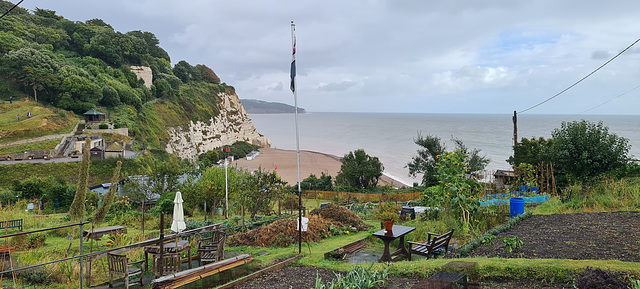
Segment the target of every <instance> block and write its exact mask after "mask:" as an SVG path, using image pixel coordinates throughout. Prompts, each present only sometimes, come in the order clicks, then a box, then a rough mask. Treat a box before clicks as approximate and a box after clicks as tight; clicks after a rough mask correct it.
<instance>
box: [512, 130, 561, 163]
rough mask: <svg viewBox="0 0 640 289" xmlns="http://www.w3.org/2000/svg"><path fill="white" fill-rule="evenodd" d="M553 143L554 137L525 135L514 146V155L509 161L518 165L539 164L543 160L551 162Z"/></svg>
mask: <svg viewBox="0 0 640 289" xmlns="http://www.w3.org/2000/svg"><path fill="white" fill-rule="evenodd" d="M552 144H553V139H545V138H543V137H540V138H538V139H535V138H531V139H527V138H524V137H523V138H522V139H521V140H520V142H518V144H517V145H515V146H514V147H513V155H512V156H510V157H509V159H507V163H509V164H510V165H512V166H513V167H518V166H520V164H523V163H525V164H530V165H534V166H537V165H539V164H541V163H542V162H549V161H550V153H551V146H552Z"/></svg>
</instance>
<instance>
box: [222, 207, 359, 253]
mask: <svg viewBox="0 0 640 289" xmlns="http://www.w3.org/2000/svg"><path fill="white" fill-rule="evenodd" d="M331 225H333V226H335V227H340V228H341V227H343V226H349V227H352V228H356V229H355V231H360V230H367V229H369V228H370V227H371V226H369V225H367V224H365V223H364V222H363V221H362V220H361V219H360V217H358V216H357V215H356V214H354V213H353V212H351V211H349V209H347V208H344V207H340V206H337V205H328V206H327V205H325V206H324V207H323V208H321V209H315V210H313V211H311V213H310V216H309V225H308V227H307V231H306V232H302V241H303V242H317V241H320V240H321V239H322V238H325V237H328V236H331V233H330V227H331ZM297 228H298V220H297V219H282V220H277V221H275V222H273V223H271V224H269V225H267V226H264V227H260V228H257V229H253V230H251V231H249V232H246V233H242V234H238V235H235V236H233V237H231V238H230V239H229V245H231V246H258V247H279V248H284V247H287V246H290V245H292V244H295V243H297V242H298V229H297Z"/></svg>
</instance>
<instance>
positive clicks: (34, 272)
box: [18, 266, 51, 285]
mask: <svg viewBox="0 0 640 289" xmlns="http://www.w3.org/2000/svg"><path fill="white" fill-rule="evenodd" d="M18 277H19V278H20V279H22V280H24V281H25V282H27V283H29V284H31V285H36V284H45V285H46V284H49V283H51V280H50V278H49V272H47V270H46V269H45V268H44V267H42V266H40V267H35V268H31V269H27V270H23V271H18Z"/></svg>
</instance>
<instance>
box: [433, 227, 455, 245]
mask: <svg viewBox="0 0 640 289" xmlns="http://www.w3.org/2000/svg"><path fill="white" fill-rule="evenodd" d="M451 236H453V230H451V231H449V232H447V233H444V234H442V235H440V236H439V237H435V238H433V240H431V244H430V245H429V247H430V248H431V250H434V249H437V248H441V247H442V248H446V247H447V246H449V241H450V240H451Z"/></svg>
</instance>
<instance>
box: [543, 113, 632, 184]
mask: <svg viewBox="0 0 640 289" xmlns="http://www.w3.org/2000/svg"><path fill="white" fill-rule="evenodd" d="M551 136H552V137H553V144H552V160H553V161H554V168H555V169H556V170H558V171H559V172H562V173H565V174H567V175H571V176H575V177H576V178H578V179H583V180H584V179H588V178H590V177H594V176H597V175H600V174H602V173H606V172H609V171H612V170H614V169H617V168H622V167H624V166H626V165H627V164H628V162H629V159H630V157H629V155H628V153H629V149H630V147H631V146H630V145H629V140H628V139H626V138H623V137H619V136H618V135H616V134H614V133H609V128H608V127H606V126H604V125H603V124H602V122H599V123H598V124H595V123H592V122H589V121H586V120H582V121H573V122H568V123H567V122H562V124H561V126H560V128H558V129H555V130H553V132H552V133H551Z"/></svg>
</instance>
